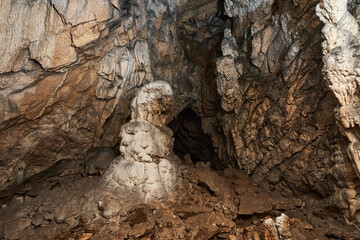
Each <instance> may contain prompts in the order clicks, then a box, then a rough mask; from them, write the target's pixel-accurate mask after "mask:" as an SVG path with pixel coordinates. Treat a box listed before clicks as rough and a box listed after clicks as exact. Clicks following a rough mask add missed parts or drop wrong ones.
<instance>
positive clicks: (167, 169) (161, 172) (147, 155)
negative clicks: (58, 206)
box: [105, 81, 181, 202]
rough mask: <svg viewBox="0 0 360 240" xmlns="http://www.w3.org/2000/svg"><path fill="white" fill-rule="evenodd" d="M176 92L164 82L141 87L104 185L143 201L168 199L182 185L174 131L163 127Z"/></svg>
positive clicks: (122, 131)
mask: <svg viewBox="0 0 360 240" xmlns="http://www.w3.org/2000/svg"><path fill="white" fill-rule="evenodd" d="M172 101H173V92H172V89H171V87H170V85H169V84H168V83H166V82H163V81H156V82H152V83H149V84H147V85H145V86H144V87H142V88H141V89H140V91H139V92H138V93H137V95H136V97H135V99H134V100H133V102H132V104H131V109H132V112H131V118H132V119H131V121H130V122H129V123H126V124H125V125H123V126H122V130H121V133H120V138H121V139H122V140H121V143H120V153H121V156H120V157H119V158H117V159H116V160H115V161H114V163H113V164H112V165H111V167H110V169H109V170H108V172H107V173H105V182H107V183H108V184H109V185H110V186H111V187H112V188H115V189H116V190H120V191H122V192H128V191H130V192H131V193H133V194H134V195H135V197H137V198H138V199H139V200H140V201H150V200H154V201H159V202H163V201H164V200H166V199H168V198H169V197H170V196H171V195H172V193H173V191H174V190H175V189H176V187H177V186H178V185H179V184H180V178H181V172H180V168H179V165H178V159H177V157H176V156H175V154H173V153H172V149H173V145H174V140H173V137H172V135H173V133H172V131H171V130H170V129H169V128H168V127H166V126H164V123H166V120H167V118H168V117H169V116H168V115H167V114H166V112H167V111H169V110H171V107H172Z"/></svg>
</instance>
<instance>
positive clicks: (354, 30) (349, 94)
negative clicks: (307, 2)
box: [316, 0, 360, 214]
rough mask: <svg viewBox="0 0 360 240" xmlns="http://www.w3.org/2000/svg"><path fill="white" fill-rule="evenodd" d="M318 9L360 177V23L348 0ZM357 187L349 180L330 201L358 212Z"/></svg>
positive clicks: (329, 76) (327, 70)
mask: <svg viewBox="0 0 360 240" xmlns="http://www.w3.org/2000/svg"><path fill="white" fill-rule="evenodd" d="M316 12H317V15H318V16H319V18H320V19H321V21H322V22H324V24H325V25H324V27H323V29H322V33H323V36H324V38H325V41H324V42H323V43H322V48H323V54H324V58H323V61H324V67H323V73H324V77H325V80H326V81H327V84H328V86H329V88H330V89H331V91H332V92H333V93H334V95H335V97H336V99H337V106H336V107H335V115H336V120H337V124H338V126H339V128H340V131H341V132H342V134H344V135H345V136H346V137H347V139H348V141H349V144H348V147H347V153H348V156H349V158H350V161H351V163H352V166H353V167H354V170H355V172H356V174H357V176H358V178H360V155H359V154H360V151H359V149H360V148H359V146H360V135H359V124H360V118H359V117H360V111H359V103H360V99H359V83H360V59H359V46H360V45H359V44H360V42H359V40H360V34H359V25H358V22H357V21H356V19H355V17H354V16H353V15H351V14H350V12H349V11H348V10H347V1H346V0H345V1H344V0H342V1H334V0H324V1H322V2H321V3H320V4H318V5H317V8H316ZM345 178H346V176H345ZM355 187H356V184H354V183H353V182H351V181H349V182H348V184H347V189H343V190H342V191H340V192H338V193H335V195H334V196H333V197H332V198H331V201H332V202H335V205H340V206H341V205H345V206H343V208H346V207H349V208H350V210H351V213H352V214H355V212H356V211H358V210H360V204H359V202H360V195H359V192H358V191H356V190H355Z"/></svg>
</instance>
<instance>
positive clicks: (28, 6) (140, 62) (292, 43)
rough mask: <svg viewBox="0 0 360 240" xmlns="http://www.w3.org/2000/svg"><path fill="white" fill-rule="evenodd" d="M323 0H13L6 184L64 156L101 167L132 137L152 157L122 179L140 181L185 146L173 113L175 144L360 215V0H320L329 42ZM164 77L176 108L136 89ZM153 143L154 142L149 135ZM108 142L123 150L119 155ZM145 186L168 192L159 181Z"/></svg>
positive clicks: (1, 115)
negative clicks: (145, 99)
mask: <svg viewBox="0 0 360 240" xmlns="http://www.w3.org/2000/svg"><path fill="white" fill-rule="evenodd" d="M319 2H320V1H319V0H304V1H299V0H290V1H273V0H244V1H240V0H225V1H217V0H198V1H195V0H158V1H146V0H132V1H125V0H94V1H92V0H91V1H90V0H81V1H75V0H38V1H27V0H18V1H2V2H1V3H0V16H1V19H0V55H1V57H2V61H1V63H0V152H1V154H0V195H1V196H4V197H6V196H8V195H9V193H14V191H15V192H16V191H17V189H22V187H24V186H25V187H26V188H25V189H27V186H28V184H27V183H29V181H31V180H32V179H33V177H35V178H36V176H38V174H40V175H41V173H43V174H45V173H46V172H47V170H49V169H52V168H53V167H56V166H57V164H62V163H64V162H77V163H84V164H85V169H86V171H87V173H88V174H97V173H99V174H100V173H103V172H104V171H106V169H107V167H108V166H109V164H110V161H111V158H113V156H114V155H113V151H115V152H116V151H117V149H119V146H120V145H121V144H124V145H122V146H121V149H120V151H121V155H122V159H123V160H124V159H125V160H124V164H125V162H126V161H129V162H128V163H129V164H128V165H129V166H140V167H138V168H136V169H137V170H136V171H135V170H134V172H133V173H131V174H132V175H131V177H130V176H128V178H127V179H128V180H126V181H125V180H124V179H125V175H126V174H127V173H125V174H124V175H122V174H120V175H119V176H123V179H121V178H120V177H119V179H120V180H121V181H120V182H121V184H118V183H116V182H115V180H114V179H115V178H110V180H111V181H110V182H112V183H113V184H114V186H118V187H119V188H127V189H133V190H134V192H136V191H137V190H136V189H138V190H139V189H141V188H140V187H138V186H139V185H136V184H141V183H143V184H144V183H145V182H146V180H144V178H143V177H140V178H139V177H138V175H141V174H145V167H142V166H145V165H146V164H148V165H146V166H153V168H152V170H154V169H155V170H156V169H158V166H159V164H161V161H160V160H159V159H167V160H170V162H171V161H172V159H171V158H172V157H171V156H172V154H173V153H172V150H171V147H172V144H173V143H172V141H173V139H172V137H171V132H170V131H169V130H165V129H167V128H166V126H167V125H168V126H169V127H171V126H172V127H173V128H172V130H173V131H174V136H176V138H175V143H178V144H174V145H175V146H177V145H179V143H184V142H186V143H191V144H188V145H186V144H185V146H181V147H182V149H181V152H180V154H179V156H181V157H182V156H186V157H185V159H187V161H188V162H191V159H192V160H193V161H207V162H211V166H212V167H213V168H216V169H217V170H224V169H227V168H234V169H240V170H241V171H244V172H246V174H247V175H248V176H249V177H250V178H251V179H252V181H253V182H254V183H256V184H264V185H268V186H269V187H270V188H271V189H273V190H280V191H281V192H282V193H283V194H285V195H286V194H289V195H291V194H295V195H297V196H301V197H303V196H307V195H311V196H313V195H316V196H318V198H316V199H317V200H319V199H321V201H320V203H319V205H320V206H322V208H321V207H319V208H321V209H323V210H321V211H320V210H319V211H320V212H319V213H318V215H320V216H324V218H325V217H329V216H328V215H330V216H331V217H333V218H335V219H338V220H339V219H342V220H343V218H344V217H345V218H346V221H356V218H358V219H359V214H358V212H359V211H358V209H359V203H358V202H359V201H358V198H359V197H358V196H359V186H360V181H359V179H358V176H357V173H356V171H355V170H357V169H358V168H359V167H358V162H359V160H358V153H357V152H358V151H359V150H358V148H359V147H358V142H359V141H358V122H359V120H358V118H359V116H358V115H359V114H358V113H357V112H358V106H357V102H358V86H357V84H358V83H357V81H358V79H357V78H358V75H359V74H358V66H357V65H358V59H357V58H358V47H357V46H358V35H359V34H358V26H357V22H359V16H360V15H359V12H360V7H359V4H358V1H348V2H347V1H322V2H321V3H320V5H319V7H318V11H317V12H318V14H319V16H320V17H321V19H322V21H324V22H325V23H326V24H325V28H324V30H323V32H324V34H323V35H324V36H325V43H322V42H323V38H322V32H321V29H322V28H323V23H322V22H321V20H320V18H319V17H318V16H317V15H316V5H318V4H319ZM350 12H351V14H352V15H353V16H351V14H350ZM323 55H325V56H324V58H322V56H323ZM323 62H324V63H325V64H324V66H323ZM322 70H323V71H322ZM323 76H325V78H326V79H327V81H324V80H323ZM158 80H164V81H166V82H167V83H168V84H169V85H170V86H171V89H172V92H173V96H172V99H173V104H172V109H171V111H170V112H165V113H164V112H162V111H165V110H164V109H165V107H166V106H162V105H161V104H160V103H159V104H160V105H159V104H158V103H156V101H155V102H152V103H151V104H148V103H146V102H141V101H140V100H141V97H140V98H139V96H140V95H137V93H138V92H139V89H140V88H142V87H143V86H146V84H148V83H151V82H157V81H158ZM145 89H146V88H144V89H143V90H144V91H145ZM165 89H167V87H166V88H165ZM146 91H147V90H146ZM149 91H152V90H149ZM145 95H146V94H144V96H145ZM164 96H167V95H166V94H165V95H164ZM134 98H135V99H137V100H136V101H138V103H135V102H136V101H135V102H134V104H135V105H133V106H131V103H132V101H133V99H134ZM148 106H152V107H151V108H152V110H151V111H155V112H148V110H147V107H148ZM137 108H138V109H137ZM163 108H164V109H163ZM334 108H335V114H334V111H333V109H334ZM155 109H158V110H155ZM132 112H133V113H132ZM160 112H162V113H161V114H159V113H160ZM189 113H190V114H189ZM131 115H132V116H131ZM173 118H175V120H174V121H175V122H176V123H177V124H178V126H182V127H178V128H176V126H175V127H174V125H176V124H174V125H172V124H171V123H169V122H171V121H172V119H173ZM131 119H132V120H131ZM139 119H141V121H140V120H139ZM130 120H131V121H130ZM126 123H128V125H126V126H127V127H123V125H124V124H126ZM173 123H174V122H173ZM186 126H189V127H186ZM121 129H123V130H121ZM126 129H127V130H126ZM179 129H180V130H179ZM194 129H195V130H194ZM125 130H126V131H125ZM146 131H148V132H147V133H146V134H148V133H149V134H150V132H151V133H154V134H155V133H156V134H157V136H159V138H161V139H162V142H161V144H160V145H157V144H154V143H151V140H150V138H149V136H148V135H146V134H145V132H146ZM177 131H178V132H177ZM119 132H122V134H124V137H123V139H120V138H119ZM184 132H185V133H186V134H182V133H184ZM342 133H343V134H342ZM139 136H141V137H140V139H141V140H144V141H143V142H141V141H140V142H139V143H141V144H140V145H136V144H134V143H135V142H136V141H137V140H138V138H139ZM344 136H345V137H344ZM145 138H146V139H145ZM199 142H200V143H199ZM150 143H151V144H150ZM197 143H199V144H197ZM125 144H128V146H129V147H130V148H129V149H128V148H127V147H128V146H125ZM147 144H150V145H149V150H150V149H153V148H154V149H156V150H153V151H150V152H147V150H144V151H143V150H142V149H143V146H144V147H145V145H146V146H147ZM142 145H143V146H142ZM180 145H181V144H180ZM96 149H108V150H109V152H111V154H108V155H107V154H104V156H105V155H106V156H108V157H106V159H107V160H106V163H101V161H98V160H96V157H95V156H102V154H95V155H93V152H94V150H96ZM130 149H133V150H130ZM208 149H211V151H207V150H208ZM177 150H179V149H177ZM157 151H159V152H157ZM205 151H206V153H205ZM152 152H153V153H154V154H153V153H152ZM155 153H156V154H155ZM139 154H140V155H139ZM158 154H160V155H158ZM117 155H119V153H117ZM199 155H201V158H199V157H196V156H199ZM99 158H100V159H101V157H99ZM150 159H151V160H150ZM116 162H117V164H121V162H122V161H120V158H119V159H117V160H116ZM165 163H166V161H164V164H165ZM353 165H354V166H353ZM123 167H125V166H123ZM170 168H171V167H169V169H170ZM111 169H113V167H112V168H111ZM114 169H115V168H114ZM149 169H150V167H149ZM149 171H150V170H149ZM357 171H358V170H357ZM174 172H177V170H176V168H174ZM45 175H46V174H45ZM176 175H177V174H176V173H175V174H174V175H171V176H176ZM46 176H47V175H46ZM106 176H110V174H108V173H107V175H106ZM154 176H158V175H156V174H155V175H154ZM166 176H170V175H166ZM163 177H165V176H163ZM123 180H124V181H125V183H124V182H122V181H123ZM155 180H156V182H157V183H160V182H161V181H163V180H161V178H160V180H159V179H155ZM158 180H159V181H158ZM144 181H145V182H144ZM169 181H170V182H172V181H175V180H174V179H173V180H169ZM132 184H133V185H132ZM158 186H160V184H158ZM170 188H171V187H166V186H161V188H160V189H161V191H160V192H166V191H168V192H169V191H170V190H169V189H170ZM19 191H20V190H19ZM24 191H25V190H24ZM139 191H140V190H139ZM170 192H171V191H170ZM22 193H24V192H22ZM150 193H151V194H153V195H151V194H150ZM140 196H141V197H140V198H142V199H145V198H146V199H148V200H152V199H153V200H160V201H162V200H163V196H162V195H161V194H159V195H157V194H155V192H152V190H151V191H150V190H149V192H146V193H145V192H143V190H142V189H141V191H140ZM155 198H156V199H155ZM266 206H267V205H266ZM266 206H264V207H266ZM327 209H336V211H333V212H331V211H328V210H327ZM242 210H244V211H245V210H246V207H244V208H243V206H242ZM334 212H336V213H337V214H335V213H334ZM350 213H351V214H350ZM106 215H107V216H108V214H106ZM35 222H37V221H35ZM36 224H37V223H36ZM25 225H27V224H25Z"/></svg>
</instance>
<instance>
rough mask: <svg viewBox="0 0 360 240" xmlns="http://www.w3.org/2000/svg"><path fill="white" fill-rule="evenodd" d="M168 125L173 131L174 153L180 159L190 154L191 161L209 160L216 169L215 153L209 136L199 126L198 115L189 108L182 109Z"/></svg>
mask: <svg viewBox="0 0 360 240" xmlns="http://www.w3.org/2000/svg"><path fill="white" fill-rule="evenodd" d="M168 127H169V128H170V129H171V130H172V131H173V133H174V138H175V142H174V153H175V154H176V155H177V156H179V157H180V158H181V159H184V156H185V155H186V154H190V157H191V160H192V161H193V163H196V162H204V163H206V162H210V164H211V168H213V169H217V164H216V161H217V159H218V157H217V154H216V153H215V151H214V147H213V144H212V141H211V138H210V136H209V135H208V134H206V133H205V132H204V131H203V129H202V127H201V119H200V117H199V116H198V115H197V114H196V113H195V112H194V111H193V110H192V109H190V108H187V109H185V110H183V111H182V112H181V113H180V114H179V115H178V116H177V117H176V118H175V119H174V120H172V121H171V122H170V123H169V124H168Z"/></svg>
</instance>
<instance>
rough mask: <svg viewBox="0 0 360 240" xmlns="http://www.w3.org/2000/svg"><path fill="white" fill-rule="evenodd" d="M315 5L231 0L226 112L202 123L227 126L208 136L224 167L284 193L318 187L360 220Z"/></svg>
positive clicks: (330, 203)
mask: <svg viewBox="0 0 360 240" xmlns="http://www.w3.org/2000/svg"><path fill="white" fill-rule="evenodd" d="M316 4H318V2H317V1H286V2H280V1H248V2H247V4H244V3H243V2H242V1H235V0H234V1H225V13H226V14H227V15H228V16H229V17H232V22H233V25H232V29H231V32H230V29H228V30H225V33H224V39H223V40H222V44H221V50H222V56H220V57H219V58H217V60H216V69H217V72H218V75H217V78H216V82H217V90H218V93H219V95H220V96H221V108H222V110H223V112H219V113H218V114H216V116H213V117H209V118H207V119H204V122H203V123H204V126H206V129H218V128H220V130H218V132H215V131H209V134H211V135H212V138H213V143H214V145H215V146H216V149H217V151H218V153H219V157H220V159H221V160H222V162H223V163H224V164H225V165H227V166H238V167H240V168H241V169H244V170H245V171H246V172H247V173H248V174H249V175H250V176H251V177H252V179H253V180H254V181H255V182H257V183H264V182H265V183H266V184H269V185H270V186H271V187H273V188H276V189H280V190H282V191H284V192H294V193H295V194H306V193H312V192H316V193H317V194H320V196H321V197H320V198H325V199H326V200H324V205H323V206H324V207H325V208H326V207H335V208H337V209H342V210H344V212H346V214H345V215H346V216H347V217H349V218H352V217H356V218H358V219H359V213H356V212H358V210H359V188H358V186H359V180H358V178H357V176H356V174H355V171H354V168H353V167H352V163H351V160H349V159H348V156H347V154H346V151H345V148H344V144H345V143H344V141H345V139H344V138H343V137H342V136H341V134H340V133H339V130H338V128H337V126H336V123H335V114H334V110H333V109H334V107H335V106H336V104H337V103H336V98H335V96H334V94H333V92H332V91H329V89H328V88H327V84H326V81H324V80H323V77H322V72H321V69H322V61H321V56H322V51H321V44H322V41H323V40H322V35H321V29H322V27H323V25H322V24H321V22H320V21H319V19H318V17H317V16H316V14H315V7H316ZM344 4H345V5H344ZM343 5H344V6H342V7H343V9H345V10H346V1H345V2H344V3H343ZM348 16H350V14H348ZM347 26H349V24H347ZM349 27H350V28H351V26H349ZM239 29H240V30H239ZM355 29H356V28H355ZM354 58H356V57H355V56H354ZM343 59H344V58H343ZM334 71H335V72H337V71H338V69H336V70H334ZM339 87H340V89H343V87H342V84H341V83H340V84H339ZM343 90H345V89H343ZM345 91H346V90H345ZM335 95H336V93H335ZM355 102H356V100H355ZM345 115H346V116H348V114H346V113H345ZM345 145H346V144H345ZM348 210H350V212H349V211H348ZM337 217H338V218H342V216H340V215H338V216H337Z"/></svg>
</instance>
